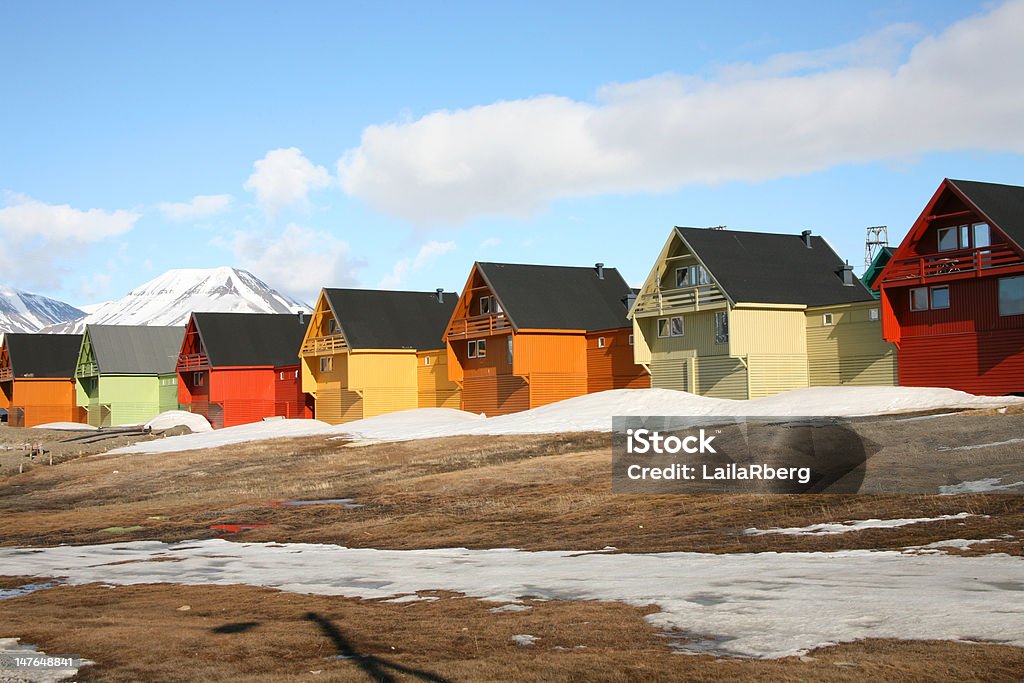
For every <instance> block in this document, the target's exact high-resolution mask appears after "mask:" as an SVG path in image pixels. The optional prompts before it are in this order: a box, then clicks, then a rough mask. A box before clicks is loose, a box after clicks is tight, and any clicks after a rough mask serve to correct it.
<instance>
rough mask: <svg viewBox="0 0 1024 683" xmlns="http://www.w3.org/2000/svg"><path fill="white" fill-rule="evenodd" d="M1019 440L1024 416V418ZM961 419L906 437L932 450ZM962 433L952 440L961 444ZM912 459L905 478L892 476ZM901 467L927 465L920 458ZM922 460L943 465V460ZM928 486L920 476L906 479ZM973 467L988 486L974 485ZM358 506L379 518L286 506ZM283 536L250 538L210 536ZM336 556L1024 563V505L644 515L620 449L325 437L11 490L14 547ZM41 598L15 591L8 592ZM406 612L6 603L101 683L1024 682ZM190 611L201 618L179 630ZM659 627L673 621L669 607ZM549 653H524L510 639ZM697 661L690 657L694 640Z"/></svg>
mask: <svg viewBox="0 0 1024 683" xmlns="http://www.w3.org/2000/svg"><path fill="white" fill-rule="evenodd" d="M1002 418H1004V419H1006V427H1007V429H1020V425H1021V420H1024V416H1022V415H1020V414H1019V413H1018V414H1009V415H1005V416H1002ZM961 419H969V418H967V417H961V416H951V417H948V418H940V419H935V420H929V421H924V422H918V423H914V422H911V423H905V425H903V426H901V427H900V430H901V439H902V440H905V441H907V442H908V443H909V442H912V441H913V440H914V439H915V438H918V439H934V438H935V434H936V430H939V429H942V428H944V427H945V425H946V424H947V423H949V422H950V421H953V420H961ZM961 427H962V425H958V424H953V427H951V428H953V429H960V428H961ZM893 457H897V456H893ZM898 457H900V458H908V457H912V453H911V451H910V450H908V451H907V452H902V451H901V452H900V453H899V454H898ZM916 457H919V458H921V462H922V464H925V463H926V460H927V458H928V457H930V455H929V453H927V452H923V451H922V452H919V453H918V455H917V456H916ZM905 465H906V466H907V467H912V466H913V462H907V463H905ZM965 466H968V465H965ZM328 498H351V499H353V500H354V502H356V503H358V504H360V505H363V507H359V508H347V507H344V506H339V505H309V506H300V507H290V506H282V505H274V504H272V503H274V502H282V501H295V500H317V499H328ZM961 512H967V513H970V514H971V515H972V516H969V517H966V518H962V519H957V520H945V521H937V522H929V523H925V524H915V525H909V526H902V527H898V528H892V529H869V530H864V531H859V532H856V533H846V534H836V535H828V536H822V535H819V536H784V535H762V536H752V535H748V534H744V533H743V531H744V529H747V528H750V527H758V528H761V529H764V528H767V527H788V526H803V525H808V524H815V523H821V522H842V521H846V520H855V519H869V518H882V519H887V518H897V517H935V516H938V515H943V514H950V515H951V514H957V513H961ZM223 524H246V525H256V524H263V525H266V526H260V527H258V528H254V529H252V530H248V531H241V532H239V533H227V532H225V531H222V530H215V529H211V528H210V527H211V526H214V525H223ZM217 536H225V537H226V538H229V539H231V540H245V541H277V542H320V543H336V544H340V545H345V546H349V547H372V548H392V549H412V548H436V547H469V548H493V547H518V548H522V549H530V550H595V549H601V548H605V547H606V546H614V547H615V548H618V549H619V550H620V551H623V552H665V551H699V552H715V553H734V552H760V551H825V550H838V549H852V548H875V549H885V548H902V547H905V546H910V545H924V544H927V543H931V542H934V541H940V540H945V539H950V538H965V539H999V540H998V541H997V542H993V543H987V544H980V545H976V546H974V547H973V548H971V549H969V550H967V551H956V550H950V551H949V552H965V553H967V554H978V553H990V552H1003V553H1010V554H1015V555H1024V550H1022V543H1021V539H1022V538H1024V496H1016V495H959V496H932V495H913V496H907V495H902V496H900V495H857V496H839V495H818V496H782V495H776V496H767V495H766V496H642V495H613V494H612V493H610V437H609V436H608V435H607V434H575V435H569V436H556V435H533V436H503V437H452V438H447V439H435V440H430V441H420V442H405V443H385V444H373V445H353V444H347V443H345V442H343V441H328V440H325V439H323V438H322V437H310V438H298V439H286V440H278V441H268V442H259V443H252V444H239V445H234V446H227V447H221V448H217V449H210V450H205V451H192V452H184V453H171V454H161V455H121V456H115V455H99V456H85V457H78V458H75V459H72V460H69V461H67V462H64V463H62V464H59V465H54V466H52V467H50V466H45V467H43V466H41V467H35V468H33V469H31V470H30V471H28V472H26V473H24V474H20V475H18V474H15V475H13V476H8V477H7V478H5V479H0V545H4V546H51V545H56V544H59V543H69V544H87V543H90V544H91V543H104V542H111V541H127V540H141V539H154V540H163V541H179V540H186V539H201V538H212V537H217ZM35 581H38V579H37V578H32V579H30V578H26V577H2V578H0V588H3V587H12V586H17V585H22V584H24V583H29V582H35ZM435 597H437V598H438V599H437V600H434V601H429V602H411V603H397V604H396V603H387V602H383V601H374V600H357V599H349V598H340V597H326V596H310V595H299V594H290V593H282V592H277V591H273V590H269V589H262V588H255V587H248V586H221V587H199V586H162V585H140V586H121V587H117V588H111V587H105V586H95V585H86V586H58V587H56V588H50V589H46V590H41V591H38V592H34V593H31V594H29V595H25V596H22V597H17V598H12V599H9V600H4V601H3V602H2V603H0V636H17V637H20V638H22V640H23V641H24V642H28V643H32V644H35V645H38V646H39V647H41V648H42V649H44V650H46V651H47V652H51V653H53V652H64V653H73V654H78V655H81V656H83V657H86V658H88V659H91V660H93V661H95V662H97V666H95V667H87V668H85V669H83V671H82V673H81V679H82V680H111V681H134V680H182V681H184V680H204V681H205V680H210V681H219V680H240V679H243V680H268V681H269V680H327V681H335V680H345V681H347V680H384V681H388V680H395V681H399V680H435V681H436V680H452V681H455V680H545V681H549V680H550V681H590V680H608V681H627V680H736V679H749V678H763V679H770V680H783V681H785V680H793V681H795V680H808V679H813V680H849V681H854V680H857V681H862V680H936V679H960V680H1020V679H1021V678H1022V676H1024V650H1020V649H1017V648H1012V647H1005V646H997V645H980V644H965V643H949V642H896V641H884V640H875V641H862V642H858V643H852V644H845V645H840V646H836V647H830V648H824V649H820V650H818V651H815V652H813V653H811V654H810V657H805V658H785V659H780V660H768V661H762V660H757V661H754V660H736V659H716V658H712V657H708V656H684V655H679V654H674V653H673V649H672V648H671V647H670V646H669V643H670V642H671V641H672V640H673V634H665V633H663V632H660V631H658V630H656V629H654V628H653V627H651V626H650V625H649V624H648V623H647V622H646V621H645V620H644V618H643V617H644V614H645V613H646V612H645V611H644V610H643V609H637V608H635V607H630V606H627V605H624V604H619V603H600V602H560V601H536V602H533V603H530V604H531V606H532V607H533V609H531V610H529V611H527V612H510V613H500V614H496V613H492V612H490V611H489V609H490V608H492V607H493V606H494V605H493V603H486V602H482V601H479V600H476V599H471V598H466V597H462V596H459V595H451V594H435ZM184 605H188V606H189V609H188V610H183V609H180V608H182V607H183V606H184ZM651 610H652V611H653V610H654V607H651ZM520 633H529V634H532V635H535V636H537V637H538V638H539V640H538V641H537V644H536V645H535V646H533V647H520V646H517V645H516V644H515V643H514V642H513V641H512V638H511V637H512V636H513V635H515V634H520ZM676 639H678V636H676Z"/></svg>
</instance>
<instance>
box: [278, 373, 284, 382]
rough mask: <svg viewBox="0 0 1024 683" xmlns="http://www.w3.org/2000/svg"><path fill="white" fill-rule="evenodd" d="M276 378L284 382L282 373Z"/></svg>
mask: <svg viewBox="0 0 1024 683" xmlns="http://www.w3.org/2000/svg"><path fill="white" fill-rule="evenodd" d="M277 378H278V379H279V380H281V381H282V382H283V381H284V373H283V372H282V373H281V374H279V375H278V377H277Z"/></svg>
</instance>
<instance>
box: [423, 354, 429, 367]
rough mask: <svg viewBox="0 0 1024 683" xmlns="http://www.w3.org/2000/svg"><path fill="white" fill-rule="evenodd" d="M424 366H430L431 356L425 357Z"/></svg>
mask: <svg viewBox="0 0 1024 683" xmlns="http://www.w3.org/2000/svg"><path fill="white" fill-rule="evenodd" d="M423 365H425V366H428V365H430V356H423Z"/></svg>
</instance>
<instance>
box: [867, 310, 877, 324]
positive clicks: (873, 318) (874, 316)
mask: <svg viewBox="0 0 1024 683" xmlns="http://www.w3.org/2000/svg"><path fill="white" fill-rule="evenodd" d="M878 318H879V310H878V309H877V308H869V309H868V320H870V321H871V322H876V321H877V320H878Z"/></svg>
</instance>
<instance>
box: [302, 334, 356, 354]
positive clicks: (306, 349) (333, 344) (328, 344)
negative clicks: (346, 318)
mask: <svg viewBox="0 0 1024 683" xmlns="http://www.w3.org/2000/svg"><path fill="white" fill-rule="evenodd" d="M347 348H348V344H346V343H345V337H343V336H341V335H340V334H332V335H329V336H327V337H310V338H309V339H307V340H306V341H304V342H302V349H301V350H300V351H299V354H300V355H303V356H323V355H326V354H329V353H337V352H338V351H344V350H345V349H347Z"/></svg>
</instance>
